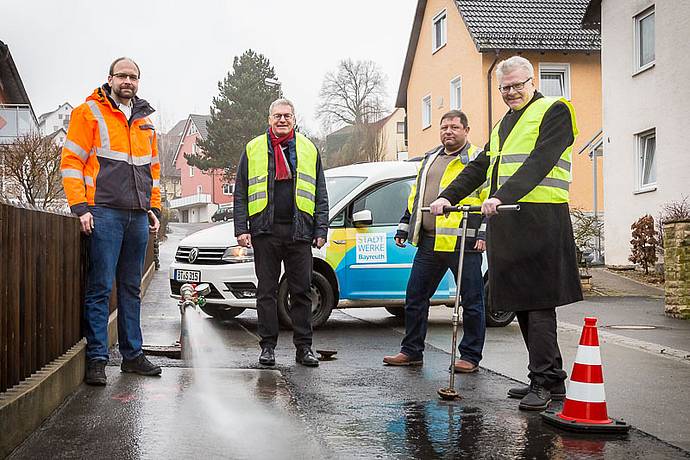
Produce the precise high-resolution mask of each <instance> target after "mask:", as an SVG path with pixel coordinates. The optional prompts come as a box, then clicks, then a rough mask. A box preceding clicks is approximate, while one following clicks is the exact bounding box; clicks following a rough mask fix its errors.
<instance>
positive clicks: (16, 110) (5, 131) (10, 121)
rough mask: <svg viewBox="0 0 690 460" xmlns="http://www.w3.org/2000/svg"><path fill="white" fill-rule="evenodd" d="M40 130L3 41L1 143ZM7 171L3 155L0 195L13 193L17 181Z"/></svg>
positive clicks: (0, 56)
mask: <svg viewBox="0 0 690 460" xmlns="http://www.w3.org/2000/svg"><path fill="white" fill-rule="evenodd" d="M35 131H37V123H36V115H34V110H33V108H32V107H31V101H29V96H28V94H26V89H24V83H23V82H22V78H21V76H20V75H19V71H18V70H17V66H16V64H15V63H14V59H12V54H11V53H10V49H9V47H8V46H7V45H6V44H5V43H3V42H2V41H0V144H3V143H5V144H8V143H12V142H14V141H15V140H16V139H17V138H18V137H19V136H23V135H26V134H29V133H31V132H35ZM10 182H11V180H10V178H9V177H7V175H6V174H5V160H4V157H3V156H2V155H0V195H2V196H6V194H10V195H11V193H10V190H11V189H12V186H13V184H12V183H10Z"/></svg>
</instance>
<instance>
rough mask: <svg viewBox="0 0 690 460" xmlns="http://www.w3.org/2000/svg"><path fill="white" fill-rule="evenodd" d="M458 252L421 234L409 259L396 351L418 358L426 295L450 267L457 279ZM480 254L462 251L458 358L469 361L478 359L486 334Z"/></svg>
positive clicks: (423, 335) (426, 315)
mask: <svg viewBox="0 0 690 460" xmlns="http://www.w3.org/2000/svg"><path fill="white" fill-rule="evenodd" d="M459 257H460V253H459V252H440V251H434V238H429V237H424V236H422V238H421V240H420V242H419V248H418V249H417V253H416V254H415V257H414V262H413V263H412V271H411V272H410V279H409V280H408V282H407V293H406V295H405V337H404V338H403V341H402V345H401V347H400V351H401V352H403V353H404V354H406V355H407V356H409V357H410V358H412V359H421V358H422V354H423V352H424V340H425V338H426V331H427V325H428V322H429V299H431V296H433V295H434V292H436V289H437V288H438V285H439V283H440V282H441V280H442V279H443V276H444V275H445V274H446V272H447V271H448V269H449V268H450V269H451V271H452V272H453V275H455V279H456V280H457V279H458V258H459ZM481 267H482V255H481V253H478V252H466V253H465V260H464V261H463V267H462V281H461V284H460V286H461V287H460V294H461V296H462V331H463V333H462V340H461V341H460V345H459V346H458V350H459V351H460V358H461V359H463V360H465V361H469V362H471V363H472V364H479V361H481V359H482V349H483V348H484V338H485V336H486V316H485V313H484V280H483V278H482V268H481Z"/></svg>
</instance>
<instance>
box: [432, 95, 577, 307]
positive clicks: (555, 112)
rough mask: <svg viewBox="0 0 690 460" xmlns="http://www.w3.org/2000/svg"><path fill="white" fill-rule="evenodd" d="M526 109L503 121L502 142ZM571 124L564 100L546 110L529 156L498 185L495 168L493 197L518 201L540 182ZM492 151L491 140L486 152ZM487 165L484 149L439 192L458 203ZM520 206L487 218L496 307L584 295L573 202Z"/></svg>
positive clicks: (568, 137)
mask: <svg viewBox="0 0 690 460" xmlns="http://www.w3.org/2000/svg"><path fill="white" fill-rule="evenodd" d="M540 97H543V96H542V95H541V94H539V93H536V95H535V96H534V98H532V100H531V101H530V104H531V103H532V102H533V101H534V100H536V99H538V98H540ZM528 106H529V104H528ZM525 108H526V107H525ZM525 108H523V109H522V110H520V111H510V112H508V113H507V114H506V115H505V116H504V118H503V119H502V120H501V125H500V127H499V138H500V140H501V145H502V144H503V141H504V140H505V138H506V137H507V136H508V134H509V133H510V131H511V130H512V129H513V127H514V126H515V123H516V122H517V120H518V119H519V118H520V116H521V115H522V113H524V110H525ZM571 126H572V122H571V116H570V111H569V110H568V108H567V107H566V106H565V104H563V103H561V102H557V103H555V104H554V105H553V106H551V108H550V109H549V110H548V111H547V113H546V114H545V115H544V119H543V121H542V123H541V126H540V127H539V137H538V139H537V143H536V145H535V148H534V150H533V151H532V152H531V153H530V156H529V158H528V159H527V160H526V161H525V162H524V163H523V164H522V166H521V167H520V169H519V170H518V171H516V172H515V174H513V176H512V177H511V178H510V179H509V180H508V181H506V182H505V184H503V185H502V186H501V188H500V189H498V190H496V189H497V187H496V183H495V178H496V177H498V174H496V171H494V174H493V175H492V176H493V178H494V183H493V184H492V187H491V193H490V196H492V197H495V198H498V199H499V200H501V202H503V203H504V204H513V203H517V202H518V200H519V199H520V198H522V197H523V196H525V194H527V193H528V192H529V191H531V190H532V189H533V188H534V187H536V186H537V184H538V183H539V182H541V180H542V179H543V178H544V177H545V176H546V174H547V173H548V172H549V171H550V170H551V168H553V166H554V165H555V164H556V163H557V162H558V159H559V158H560V155H561V153H562V152H563V150H565V148H566V147H567V146H569V145H571V144H572V143H573V142H574V138H573V133H572V128H571ZM488 151H489V145H488V144H487V145H486V147H485V148H484V152H488ZM488 168H489V157H488V156H487V154H486V153H482V154H480V155H479V156H478V157H477V158H476V159H475V160H474V161H472V162H470V164H468V165H467V167H466V168H465V170H464V171H463V172H462V173H461V174H460V175H459V176H458V177H457V178H456V179H455V180H454V181H453V182H452V183H451V184H450V185H449V186H448V188H446V189H445V190H444V191H443V192H442V193H441V195H440V196H441V197H444V198H447V199H448V200H449V201H450V202H451V203H457V202H458V201H459V200H460V199H462V198H464V197H465V196H467V195H468V194H470V193H471V192H472V191H473V190H475V189H476V188H477V187H479V186H480V185H481V184H482V183H483V182H484V181H485V180H486V171H487V169H488ZM520 206H521V209H520V211H519V212H512V213H503V214H499V215H497V216H493V217H491V218H490V219H489V220H488V225H487V254H488V259H489V293H490V294H489V295H490V299H489V300H490V304H491V308H492V309H494V310H502V311H526V310H540V309H546V308H554V307H558V306H561V305H566V304H569V303H573V302H577V301H579V300H582V288H581V286H580V275H579V272H578V269H577V262H576V253H575V241H574V238H573V228H572V224H571V221H570V213H569V209H568V204H567V203H563V204H548V203H520Z"/></svg>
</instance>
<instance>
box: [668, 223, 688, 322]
mask: <svg viewBox="0 0 690 460" xmlns="http://www.w3.org/2000/svg"><path fill="white" fill-rule="evenodd" d="M664 266H665V277H666V289H665V290H666V295H665V304H666V305H665V311H666V314H667V315H669V316H673V317H675V318H683V319H690V221H681V222H672V223H667V224H664Z"/></svg>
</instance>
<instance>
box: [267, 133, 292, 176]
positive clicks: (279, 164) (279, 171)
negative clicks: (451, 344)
mask: <svg viewBox="0 0 690 460" xmlns="http://www.w3.org/2000/svg"><path fill="white" fill-rule="evenodd" d="M268 136H269V137H270V139H271V145H272V146H273V156H274V158H275V160H276V180H287V179H292V172H291V171H290V166H289V165H288V160H287V158H285V154H284V153H283V149H282V148H280V145H281V144H282V143H283V142H286V141H289V140H290V139H294V138H295V130H294V129H291V130H290V132H289V133H287V134H286V135H285V136H283V137H276V135H275V134H273V130H272V129H271V128H268Z"/></svg>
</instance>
